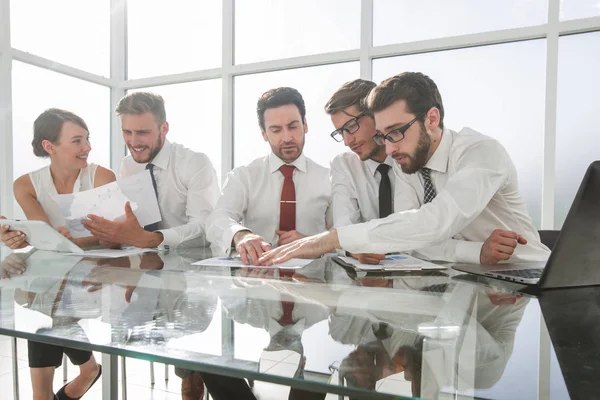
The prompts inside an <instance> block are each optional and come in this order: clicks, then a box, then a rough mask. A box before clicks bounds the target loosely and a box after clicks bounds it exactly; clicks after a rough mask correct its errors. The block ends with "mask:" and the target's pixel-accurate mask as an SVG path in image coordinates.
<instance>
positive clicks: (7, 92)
mask: <svg viewBox="0 0 600 400" xmlns="http://www.w3.org/2000/svg"><path fill="white" fill-rule="evenodd" d="M11 73H12V51H11V47H10V0H0V88H2V90H0V158H1V159H2V160H3V161H2V162H3V165H2V168H0V214H2V215H5V216H6V217H8V218H10V217H12V216H13V213H14V207H13V204H14V202H13V192H12V181H13V141H12V136H13V129H12V118H13V114H12V78H11Z"/></svg>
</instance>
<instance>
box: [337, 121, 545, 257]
mask: <svg viewBox="0 0 600 400" xmlns="http://www.w3.org/2000/svg"><path fill="white" fill-rule="evenodd" d="M426 167H428V168H430V169H431V170H432V171H431V178H432V181H433V185H434V187H435V189H436V192H437V196H436V197H435V199H434V200H433V201H432V202H430V203H427V204H417V200H418V201H420V202H421V203H423V197H424V190H423V184H422V182H421V177H420V174H419V173H415V174H405V173H403V172H402V170H401V169H400V167H399V166H397V165H394V171H395V173H396V175H397V178H398V179H396V194H397V196H396V198H395V199H394V202H395V208H396V209H404V210H407V211H403V212H398V213H394V214H392V215H390V216H388V217H387V218H384V219H376V220H372V221H369V222H367V223H363V224H357V225H351V226H345V227H340V228H338V236H339V242H340V245H341V246H342V248H343V249H344V250H346V251H349V252H351V253H386V252H390V251H408V250H417V249H422V248H425V247H427V246H431V245H434V244H440V243H441V244H442V245H444V246H445V245H446V244H448V245H449V246H453V250H452V253H453V254H455V256H456V257H457V258H458V259H461V260H466V261H468V262H472V263H479V255H480V252H481V246H482V242H484V241H485V240H486V239H487V238H488V237H489V236H490V235H491V233H492V232H493V231H494V229H506V230H512V231H515V232H517V233H519V234H520V235H523V236H524V237H525V238H526V239H527V241H528V244H527V245H518V246H517V248H516V250H515V252H514V253H513V255H512V257H511V261H543V260H546V259H547V258H548V256H549V254H550V250H549V249H548V248H547V247H546V246H544V245H543V244H542V243H541V242H540V237H539V234H538V232H537V231H536V230H535V228H534V227H533V223H532V220H531V218H530V217H529V215H528V213H527V208H526V206H525V202H524V200H523V198H522V197H521V195H520V193H519V185H518V180H517V171H516V168H515V166H514V165H513V163H512V161H511V159H510V157H509V155H508V153H507V152H506V150H505V149H504V148H503V147H502V145H500V143H498V142H497V141H496V140H494V139H492V138H490V137H488V136H485V135H482V134H481V133H479V132H476V131H474V130H473V129H470V128H464V129H463V130H461V131H460V132H458V133H457V132H454V131H451V130H449V129H444V131H443V135H442V140H441V142H440V144H439V146H438V148H437V149H436V151H435V153H434V154H433V156H432V157H431V159H430V160H429V161H428V162H427V165H426ZM415 192H416V193H417V199H415V196H414V193H415ZM452 237H454V238H460V239H462V240H457V241H452V242H447V240H448V239H450V238H452Z"/></svg>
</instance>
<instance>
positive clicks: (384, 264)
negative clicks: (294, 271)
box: [338, 254, 446, 271]
mask: <svg viewBox="0 0 600 400" xmlns="http://www.w3.org/2000/svg"><path fill="white" fill-rule="evenodd" d="M338 258H339V259H340V260H342V261H344V262H345V263H346V264H351V265H353V266H355V267H356V268H357V269H359V270H361V271H419V270H423V269H446V267H444V266H443V265H438V264H434V263H430V262H429V261H424V260H421V259H418V258H415V257H411V256H409V255H407V254H391V255H388V256H386V257H385V258H384V259H383V260H382V261H380V262H379V264H362V263H360V262H359V261H358V260H357V259H355V258H352V257H338Z"/></svg>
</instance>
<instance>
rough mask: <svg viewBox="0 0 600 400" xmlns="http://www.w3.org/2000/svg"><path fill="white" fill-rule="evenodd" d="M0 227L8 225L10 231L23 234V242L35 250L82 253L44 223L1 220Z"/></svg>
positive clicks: (73, 244)
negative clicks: (25, 241)
mask: <svg viewBox="0 0 600 400" xmlns="http://www.w3.org/2000/svg"><path fill="white" fill-rule="evenodd" d="M0 225H8V226H10V230H13V231H21V232H23V233H24V234H25V240H27V242H28V243H29V244H30V245H32V246H33V247H35V248H36V249H39V250H50V251H58V252H61V253H83V250H82V249H81V248H80V247H79V246H77V245H76V244H75V243H73V242H71V241H70V240H69V239H67V238H66V237H64V236H63V235H62V234H61V233H60V232H58V231H57V230H56V229H54V228H53V227H51V226H50V225H48V224H47V223H46V222H44V221H27V220H24V221H21V220H18V219H3V220H0Z"/></svg>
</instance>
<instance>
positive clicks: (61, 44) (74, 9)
mask: <svg viewBox="0 0 600 400" xmlns="http://www.w3.org/2000/svg"><path fill="white" fill-rule="evenodd" d="M10 14H11V15H10V18H11V24H10V28H11V40H12V47H14V48H16V49H19V50H23V51H26V52H28V53H32V54H35V55H38V56H41V57H44V58H47V59H50V60H52V61H56V62H59V63H61V64H66V65H68V66H70V67H75V68H79V69H82V70H84V71H88V72H92V73H94V74H97V75H104V76H108V75H109V54H110V51H109V46H110V0H94V1H80V0H61V1H47V0H11V2H10Z"/></svg>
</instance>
